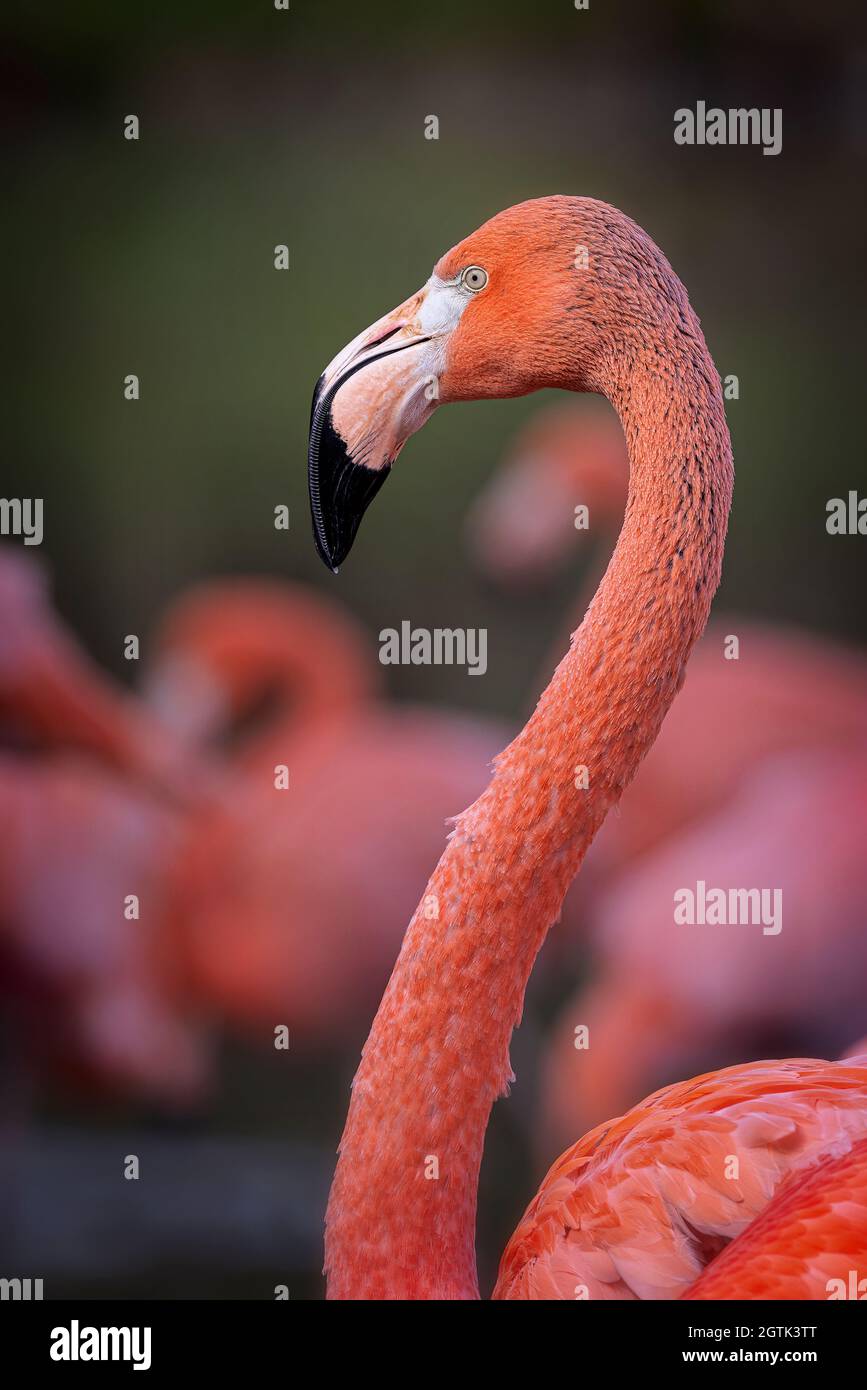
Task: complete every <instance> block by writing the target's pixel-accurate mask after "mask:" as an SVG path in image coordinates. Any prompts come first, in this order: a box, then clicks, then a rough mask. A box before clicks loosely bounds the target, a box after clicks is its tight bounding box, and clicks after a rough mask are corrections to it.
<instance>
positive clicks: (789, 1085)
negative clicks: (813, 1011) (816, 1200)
mask: <svg viewBox="0 0 867 1390" xmlns="http://www.w3.org/2000/svg"><path fill="white" fill-rule="evenodd" d="M865 1136H867V1067H865V1066H863V1065H859V1064H858V1063H856V1062H819V1061H807V1060H799V1059H794V1060H791V1061H786V1062H754V1063H750V1064H748V1065H746V1066H741V1067H728V1068H726V1069H725V1070H723V1071H720V1072H712V1073H709V1074H707V1075H705V1076H699V1077H696V1078H694V1079H693V1080H690V1081H686V1082H682V1083H680V1084H678V1085H675V1086H669V1087H666V1088H665V1089H663V1090H661V1091H657V1092H656V1093H655V1094H654V1095H652V1096H650V1097H649V1098H648V1099H647V1100H646V1101H645V1102H644V1103H643V1104H641V1105H638V1106H636V1107H635V1108H634V1109H632V1110H629V1111H627V1113H626V1114H625V1115H624V1116H623V1117H622V1118H621V1119H618V1120H613V1121H611V1123H610V1124H608V1125H601V1126H599V1127H598V1128H597V1129H595V1130H591V1131H590V1133H589V1134H587V1135H585V1137H584V1138H583V1139H582V1140H581V1141H580V1142H579V1143H578V1144H576V1145H574V1146H573V1147H572V1148H571V1149H567V1151H566V1153H565V1154H563V1156H562V1157H561V1158H560V1159H559V1160H558V1161H557V1163H555V1164H554V1166H553V1168H552V1169H551V1171H550V1172H549V1174H548V1176H547V1177H546V1178H545V1180H544V1182H543V1183H542V1186H541V1188H540V1190H539V1193H538V1195H537V1197H536V1198H535V1200H534V1201H533V1202H532V1203H531V1205H530V1207H529V1208H528V1210H527V1213H526V1215H525V1216H524V1219H523V1221H522V1222H521V1223H520V1225H519V1226H518V1229H517V1231H516V1232H515V1235H514V1236H513V1238H512V1240H511V1241H510V1242H509V1245H508V1246H507V1248H506V1251H505V1254H504V1255H503V1260H502V1263H501V1265H500V1274H499V1278H498V1281H497V1287H496V1290H495V1293H494V1297H495V1298H533V1299H537V1298H542V1299H550V1298H558V1299H562V1298H570V1299H574V1298H576V1297H585V1298H586V1297H589V1298H592V1299H600V1298H602V1299H612V1298H625V1299H629V1298H644V1299H646V1298H657V1299H658V1298H678V1297H680V1296H681V1295H682V1294H684V1293H685V1292H686V1291H687V1290H688V1289H689V1288H690V1287H691V1286H692V1285H693V1284H694V1283H695V1281H696V1280H697V1279H698V1278H699V1276H700V1275H701V1273H702V1271H703V1269H704V1267H705V1265H707V1264H708V1263H709V1262H710V1260H711V1259H712V1258H713V1256H714V1255H716V1254H717V1253H718V1252H719V1250H720V1249H721V1248H723V1247H724V1246H726V1245H727V1244H728V1243H729V1242H730V1241H733V1240H734V1239H735V1238H736V1237H738V1236H741V1235H742V1233H743V1232H744V1231H746V1230H747V1229H748V1227H750V1223H752V1222H753V1221H754V1220H755V1218H756V1217H758V1216H759V1215H760V1214H761V1213H762V1212H764V1211H765V1209H766V1208H767V1207H768V1204H769V1203H771V1200H772V1198H773V1197H774V1194H775V1193H776V1191H777V1189H778V1188H779V1187H780V1184H781V1183H782V1182H783V1181H784V1179H785V1178H786V1177H787V1176H788V1175H789V1174H790V1173H793V1172H799V1171H801V1170H802V1169H805V1168H809V1167H811V1166H812V1165H813V1164H815V1163H816V1162H817V1161H818V1160H819V1159H820V1158H821V1157H823V1156H826V1155H831V1156H833V1157H836V1156H838V1155H840V1154H844V1153H847V1152H848V1151H849V1150H850V1149H851V1148H852V1146H853V1144H854V1143H855V1142H856V1141H857V1140H859V1139H861V1138H863V1137H865ZM772 1225H773V1222H772V1220H771V1217H770V1214H769V1215H768V1219H767V1221H766V1226H765V1228H762V1229H770V1228H771V1227H772ZM861 1252H862V1254H864V1253H867V1246H865V1245H863V1244H862V1245H861ZM790 1253H791V1254H792V1258H793V1259H794V1258H796V1257H797V1256H796V1252H794V1251H793V1252H790ZM806 1253H807V1252H806V1251H805V1254H806ZM807 1267H808V1268H809V1266H807ZM803 1274H804V1267H803V1265H802V1268H801V1270H800V1275H801V1277H803ZM742 1296H746V1295H742Z"/></svg>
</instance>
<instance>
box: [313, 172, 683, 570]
mask: <svg viewBox="0 0 867 1390" xmlns="http://www.w3.org/2000/svg"><path fill="white" fill-rule="evenodd" d="M624 254H629V255H631V265H632V274H633V275H634V276H635V277H637V276H639V275H640V273H641V271H642V268H643V267H642V260H643V261H644V262H646V263H647V266H648V269H650V270H652V269H655V268H656V267H655V266H651V264H650V263H651V262H652V261H653V260H654V259H655V258H658V259H659V260H662V257H661V255H660V253H659V252H658V251H657V250H656V247H655V246H654V245H653V243H652V242H651V241H650V239H649V238H648V237H646V236H645V234H644V233H643V232H641V231H640V229H639V228H637V227H636V226H635V224H634V223H632V222H630V220H629V219H628V218H626V217H624V215H623V214H622V213H619V212H617V211H616V210H615V209H614V208H610V207H608V206H607V205H606V204H604V203H598V202H595V201H594V200H592V199H586V198H568V197H551V198H539V199H536V200H534V201H532V202H528V203H520V204H518V205H517V206H516V207H512V208H508V209H507V210H506V211H505V212H501V213H499V214H498V215H497V216H496V217H494V218H492V219H491V221H489V222H486V223H485V224H484V225H483V226H482V227H480V228H479V229H478V231H476V232H473V233H472V235H471V236H469V237H467V238H466V239H465V240H464V241H462V242H460V243H459V244H458V245H457V246H455V247H453V249H452V250H451V251H449V252H447V254H446V255H445V256H443V257H442V259H441V260H439V261H438V262H437V264H436V266H435V267H434V270H433V274H432V275H431V277H430V279H429V280H428V282H427V284H425V285H424V286H423V287H422V289H421V290H419V291H418V293H417V294H414V295H412V296H411V298H409V299H407V300H406V301H405V302H404V303H403V304H401V305H400V306H399V307H398V308H397V309H395V310H393V311H392V312H391V313H389V314H386V315H385V316H384V317H383V318H381V319H378V320H377V322H376V323H374V324H373V325H372V327H370V328H368V329H365V331H364V332H363V333H360V334H359V335H358V337H356V338H354V339H353V340H352V342H351V343H349V345H348V346H347V347H345V348H344V349H343V351H342V352H340V353H338V355H337V356H336V357H335V358H334V360H333V361H332V362H331V363H329V365H328V366H327V367H326V369H325V371H324V372H323V374H322V376H321V377H320V379H319V381H318V383H317V386H316V391H315V394H314V398H313V411H312V416H311V424H310V448H309V457H308V465H309V467H308V476H309V484H310V503H311V511H312V515H313V532H314V538H315V541H316V546H317V549H318V551H319V554H320V556H321V557H322V559H323V560H324V561H325V563H326V564H327V565H328V566H329V567H330V568H332V569H334V570H335V571H336V569H337V566H338V565H339V564H340V563H341V561H342V560H343V559H344V558H345V557H346V555H347V554H348V553H349V550H350V548H351V546H352V543H353V541H354V539H355V535H356V532H357V530H358V526H359V523H360V521H361V518H362V516H363V514H364V511H365V508H366V507H367V505H368V504H369V502H370V501H371V500H372V498H373V497H374V496H375V495H376V493H377V492H378V491H379V489H380V487H381V486H382V484H383V483H384V481H385V479H386V478H387V476H388V473H389V470H390V469H391V466H392V464H393V463H394V461H395V459H396V458H397V456H398V454H399V453H400V450H401V449H402V448H403V445H404V444H405V443H406V441H407V439H408V438H409V437H410V435H411V434H414V433H415V432H416V430H418V429H420V428H421V426H422V425H423V424H424V423H425V421H426V420H427V419H428V418H429V417H430V415H431V414H432V413H433V411H434V410H435V409H436V407H437V406H438V405H444V404H446V403H447V402H449V401H460V400H480V399H484V398H490V397H501V396H502V397H506V396H521V395H526V394H527V393H529V392H531V391H536V390H539V389H541V388H543V387H562V388H565V389H567V390H579V391H580V390H604V389H605V387H604V384H602V385H600V384H597V383H598V382H599V381H600V380H602V378H601V376H600V370H599V364H602V365H603V368H604V363H605V362H606V360H607V359H609V358H610V356H611V353H610V346H611V334H612V326H613V325H614V324H615V323H616V324H618V325H619V326H621V328H622V325H623V323H624V322H625V321H628V320H629V317H630V315H629V309H630V303H629V295H630V281H629V275H627V276H626V277H624V276H623V274H622V272H621V267H622V265H623V260H624ZM632 292H633V294H634V283H633V284H632ZM632 307H633V311H634V305H633V306H632ZM632 317H633V318H636V315H635V314H634V312H633V315H632Z"/></svg>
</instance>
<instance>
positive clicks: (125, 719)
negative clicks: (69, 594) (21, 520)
mask: <svg viewBox="0 0 867 1390" xmlns="http://www.w3.org/2000/svg"><path fill="white" fill-rule="evenodd" d="M0 721H2V727H3V730H4V734H5V737H6V740H7V741H10V740H12V739H14V740H15V741H17V742H18V743H20V742H21V741H22V740H24V741H25V742H28V741H29V743H30V744H31V745H35V746H36V747H39V748H60V747H65V748H75V749H78V750H80V751H81V752H84V753H88V754H90V755H91V756H93V757H94V758H97V759H99V760H101V761H104V762H105V763H106V764H108V765H110V766H112V767H114V768H116V769H117V770H118V771H120V772H123V773H124V774H126V775H128V776H131V777H133V778H136V779H140V780H141V781H142V782H143V783H144V784H147V785H149V786H150V787H151V788H152V789H153V790H155V791H157V792H159V793H161V794H165V795H169V796H171V797H173V798H175V799H181V800H183V799H186V798H188V797H189V796H191V795H194V794H195V788H196V778H195V776H194V775H193V769H192V767H191V766H189V765H188V763H187V761H186V759H185V758H184V756H183V750H182V748H181V747H180V746H179V745H178V744H176V743H175V742H174V741H173V740H172V739H171V738H170V737H169V736H168V735H167V734H166V732H165V731H164V730H162V729H161V728H160V726H159V724H158V723H156V721H153V720H151V719H149V717H148V715H147V712H146V711H145V710H144V709H142V708H140V707H139V706H138V705H137V704H136V702H135V700H134V699H133V697H132V696H131V695H127V694H126V693H124V692H123V691H122V690H120V689H118V688H117V687H115V686H114V685H113V683H112V682H111V681H110V680H109V679H108V677H106V676H105V675H103V673H102V672H101V671H100V670H99V669H98V667H96V666H95V665H94V664H93V663H92V662H91V661H90V659H89V658H88V657H87V655H86V654H85V653H84V652H83V651H82V650H81V648H80V647H79V645H78V643H77V642H76V640H75V638H74V637H73V636H72V634H71V633H70V632H69V631H68V630H67V629H66V627H65V626H64V624H63V623H62V621H61V619H60V618H59V616H58V615H57V613H56V611H55V610H54V608H53V607H52V605H51V602H50V598H49V593H48V585H47V581H46V578H45V574H44V571H43V570H42V568H41V566H40V565H39V563H38V562H37V561H36V560H35V559H33V558H32V557H31V556H29V555H26V554H22V553H21V552H20V551H15V550H13V549H12V548H11V547H9V546H7V547H2V548H0Z"/></svg>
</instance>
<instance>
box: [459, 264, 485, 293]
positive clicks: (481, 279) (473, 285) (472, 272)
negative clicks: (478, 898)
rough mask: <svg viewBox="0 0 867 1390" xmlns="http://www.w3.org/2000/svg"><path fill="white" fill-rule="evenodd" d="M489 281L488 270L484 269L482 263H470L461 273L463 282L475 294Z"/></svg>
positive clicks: (466, 288) (465, 287)
mask: <svg viewBox="0 0 867 1390" xmlns="http://www.w3.org/2000/svg"><path fill="white" fill-rule="evenodd" d="M487 283H488V272H487V271H486V270H482V267H481V266H480V265H468V266H467V268H466V270H465V271H463V272H462V274H461V284H462V285H463V287H464V289H465V290H472V292H473V294H478V292H479V290H483V289H484V288H485V285H486V284H487Z"/></svg>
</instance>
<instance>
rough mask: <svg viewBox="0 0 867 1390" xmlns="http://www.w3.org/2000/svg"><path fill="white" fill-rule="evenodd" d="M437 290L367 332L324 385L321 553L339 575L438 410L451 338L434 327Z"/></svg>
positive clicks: (313, 469)
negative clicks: (369, 514)
mask: <svg viewBox="0 0 867 1390" xmlns="http://www.w3.org/2000/svg"><path fill="white" fill-rule="evenodd" d="M429 290H430V286H425V288H424V289H423V290H421V291H420V292H419V293H418V294H416V295H414V296H413V297H412V298H411V299H408V300H407V301H406V303H405V304H402V305H400V307H399V308H397V309H395V310H394V311H393V312H392V313H390V314H386V315H385V317H384V318H381V319H379V320H378V322H377V323H375V324H373V325H372V326H371V327H370V328H368V329H365V331H364V332H363V333H360V334H359V335H358V337H357V338H354V339H353V341H352V342H351V343H349V345H348V346H347V347H345V348H344V349H343V351H342V352H340V353H338V355H337V357H335V358H334V361H333V362H331V363H330V364H329V365H328V366H327V367H326V368H325V371H324V372H323V373H322V376H321V377H320V378H319V381H318V382H317V384H316V390H315V392H314V395H313V409H312V412H311V417H310V443H309V448H308V455H307V477H308V484H309V489H310V511H311V514H312V518H313V537H314V540H315V542H316V549H317V550H318V552H319V555H320V557H321V559H322V560H323V561H324V562H325V564H326V565H327V566H328V567H329V569H331V570H333V571H334V573H335V574H336V573H337V567H338V565H340V564H342V562H343V560H345V558H346V556H347V555H348V554H349V551H350V550H351V548H352V543H353V541H354V540H355V536H356V533H357V531H358V527H359V525H360V523H361V518H362V516H363V515H364V512H365V510H366V508H367V507H368V506H369V504H370V502H371V501H372V500H373V498H374V497H375V496H376V494H377V493H378V492H379V489H380V488H381V487H382V485H383V483H384V482H385V480H386V478H387V477H388V474H389V471H390V469H391V466H392V464H393V463H394V461H395V459H396V458H397V456H398V454H399V453H400V451H401V449H402V448H403V446H404V444H405V443H406V441H407V439H409V437H410V435H411V434H414V433H415V431H416V430H418V429H420V428H421V426H422V425H423V424H424V422H425V421H426V420H427V419H428V417H429V416H430V415H431V413H432V412H433V410H434V409H435V407H436V406H437V404H438V393H437V385H436V383H437V380H438V376H439V373H440V371H441V365H442V342H443V338H444V333H443V325H442V324H441V323H440V324H438V323H436V322H432V321H431V304H430V293H429ZM433 317H434V318H436V315H434V316H433Z"/></svg>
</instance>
